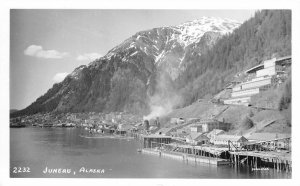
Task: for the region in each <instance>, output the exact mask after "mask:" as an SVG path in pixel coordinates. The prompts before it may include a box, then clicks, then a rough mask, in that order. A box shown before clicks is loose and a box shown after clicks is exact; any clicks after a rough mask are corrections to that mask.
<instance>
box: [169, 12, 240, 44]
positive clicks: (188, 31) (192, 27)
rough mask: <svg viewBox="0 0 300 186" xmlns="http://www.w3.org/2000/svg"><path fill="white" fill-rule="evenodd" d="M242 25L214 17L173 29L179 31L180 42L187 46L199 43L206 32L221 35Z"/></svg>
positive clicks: (186, 23) (203, 18)
mask: <svg viewBox="0 0 300 186" xmlns="http://www.w3.org/2000/svg"><path fill="white" fill-rule="evenodd" d="M240 24H241V23H239V22H237V21H234V20H231V19H222V18H214V17H202V18H200V19H197V20H194V21H189V22H185V23H183V24H180V25H178V26H172V27H171V28H173V29H175V30H177V31H179V32H180V33H181V34H179V38H180V40H181V41H182V42H183V43H184V44H185V46H187V45H189V44H191V43H194V42H197V41H199V40H200V38H201V37H202V36H203V35H204V33H206V32H210V31H213V32H218V33H220V34H221V35H225V34H228V33H231V32H232V31H233V30H234V29H236V28H237V27H238V26H239V25H240Z"/></svg>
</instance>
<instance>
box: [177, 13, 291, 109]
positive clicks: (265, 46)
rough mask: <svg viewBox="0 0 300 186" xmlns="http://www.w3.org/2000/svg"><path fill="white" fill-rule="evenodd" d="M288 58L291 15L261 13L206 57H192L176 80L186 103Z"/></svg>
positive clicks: (218, 43) (220, 42)
mask: <svg viewBox="0 0 300 186" xmlns="http://www.w3.org/2000/svg"><path fill="white" fill-rule="evenodd" d="M286 55H291V11H290V10H262V11H258V12H256V14H255V16H254V17H253V18H251V19H249V20H247V21H246V22H244V23H243V24H242V25H241V26H240V27H239V28H238V29H236V30H235V31H234V32H233V33H232V34H230V35H226V36H225V37H222V38H221V39H220V40H219V41H218V42H217V43H216V44H215V45H214V46H213V47H212V48H211V50H208V52H207V53H206V54H205V55H201V56H190V57H189V59H188V61H191V62H190V65H189V66H188V67H187V68H186V70H185V71H184V72H183V73H182V74H181V75H180V77H179V78H178V79H177V85H178V89H179V90H180V93H181V95H183V97H184V102H183V103H184V104H185V105H189V104H191V103H193V102H195V101H196V100H198V99H199V98H202V97H203V96H205V95H207V94H212V95H214V94H217V93H218V92H220V91H221V90H222V89H223V87H224V86H225V85H226V84H227V83H228V82H230V81H231V80H232V79H233V77H234V76H235V75H236V74H237V73H239V72H241V71H243V70H246V69H247V68H250V67H253V66H255V65H257V64H259V63H260V62H261V61H263V60H266V59H271V58H273V57H282V56H286Z"/></svg>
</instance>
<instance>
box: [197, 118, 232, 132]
mask: <svg viewBox="0 0 300 186" xmlns="http://www.w3.org/2000/svg"><path fill="white" fill-rule="evenodd" d="M197 124H200V125H202V132H210V131H212V130H213V129H221V130H224V131H228V130H229V129H230V127H231V124H230V123H225V122H220V121H218V120H216V119H204V120H201V121H200V122H199V123H197Z"/></svg>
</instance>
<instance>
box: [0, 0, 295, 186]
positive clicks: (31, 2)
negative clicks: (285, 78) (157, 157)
mask: <svg viewBox="0 0 300 186" xmlns="http://www.w3.org/2000/svg"><path fill="white" fill-rule="evenodd" d="M12 8H20V9H32V8H34V9H61V8H63V9H292V13H293V18H292V21H293V23H292V30H293V35H292V38H293V39H292V49H293V52H292V54H293V55H292V57H293V69H292V71H293V72H292V73H293V80H292V82H293V86H292V89H293V101H292V105H293V106H292V116H293V121H292V125H293V128H292V132H293V142H292V143H293V152H292V155H293V177H292V179H289V180H276V179H275V180H273V179H270V180H261V179H258V180H245V179H242V180H229V179H228V180H220V179H209V180H208V179H10V178H9V135H8V134H9V128H8V121H9V112H8V111H9V91H8V90H9V10H10V9H12ZM299 8H300V2H299V0H249V1H246V0H204V1H200V0H169V1H166V0H165V1H163V0H149V1H138V0H107V1H90V0H11V1H9V0H5V1H4V2H3V1H2V2H1V14H0V23H1V27H0V28H1V33H0V49H1V55H0V79H1V80H0V81H1V84H0V86H1V95H0V103H1V106H0V111H1V112H0V113H1V114H0V121H1V123H0V145H1V150H0V152H1V158H0V166H1V168H0V185H41V184H42V185H51V186H53V185H54V184H55V185H56V184H59V185H68V184H72V185H74V184H76V185H87V184H89V185H92V184H94V185H96V184H97V185H99V184H101V185H115V184H116V185H119V184H122V185H158V186H160V185H192V184H194V185H196V184H197V185H199V184H201V185H204V184H207V185H215V184H219V185H222V186H223V185H233V184H234V185H235V184H242V185H251V186H253V185H255V184H258V185H266V184H272V186H273V185H280V186H282V185H299V183H300V179H299V175H300V174H299V171H298V170H299V168H298V166H299V160H298V159H297V158H298V157H300V156H299V155H300V154H299V148H297V146H299V144H298V142H300V141H299V137H298V136H299V135H297V134H298V131H299V125H298V126H297V124H298V121H299V116H297V114H298V113H297V109H298V103H299V98H298V97H297V93H298V91H299V86H298V85H297V84H299V83H297V80H298V78H299V75H298V74H299V73H298V72H297V71H298V69H299V65H298V64H297V62H298V61H299V59H300V58H299V52H300V50H299V41H300V38H299V35H298V34H299V33H300V29H299V23H300V11H299ZM298 115H299V114H298ZM297 183H298V184H297Z"/></svg>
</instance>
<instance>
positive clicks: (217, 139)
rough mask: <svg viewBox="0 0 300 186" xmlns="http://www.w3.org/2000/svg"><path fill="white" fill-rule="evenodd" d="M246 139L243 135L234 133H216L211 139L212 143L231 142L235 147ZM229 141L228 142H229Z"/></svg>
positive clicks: (222, 143)
mask: <svg viewBox="0 0 300 186" xmlns="http://www.w3.org/2000/svg"><path fill="white" fill-rule="evenodd" d="M247 141H248V140H247V139H246V138H245V137H244V136H235V135H225V134H222V135H217V136H216V137H215V139H214V140H213V144H214V145H228V144H233V145H234V146H235V147H240V146H242V145H243V144H245V142H247ZM229 142H230V143H229Z"/></svg>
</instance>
